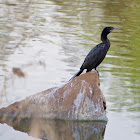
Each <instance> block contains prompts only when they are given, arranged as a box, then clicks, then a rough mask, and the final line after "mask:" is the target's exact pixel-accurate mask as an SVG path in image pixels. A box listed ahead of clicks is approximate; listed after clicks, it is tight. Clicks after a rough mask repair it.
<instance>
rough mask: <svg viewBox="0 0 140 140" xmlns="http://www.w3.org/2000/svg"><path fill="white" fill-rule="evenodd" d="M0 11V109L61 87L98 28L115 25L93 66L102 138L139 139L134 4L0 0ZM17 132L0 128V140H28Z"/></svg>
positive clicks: (137, 13) (138, 5)
mask: <svg viewBox="0 0 140 140" xmlns="http://www.w3.org/2000/svg"><path fill="white" fill-rule="evenodd" d="M0 11H1V12H0V95H1V98H0V103H1V104H0V106H1V107H3V106H8V105H10V104H12V103H14V102H16V101H20V100H22V99H25V98H26V97H27V96H29V95H32V94H35V93H37V92H40V91H42V90H44V89H47V88H50V87H55V86H60V85H62V84H65V83H66V82H67V81H68V80H69V79H70V78H71V77H72V76H73V75H74V74H75V73H76V72H77V71H78V70H79V67H80V66H81V64H82V62H83V60H84V58H85V56H86V55H87V53H88V52H89V51H90V50H91V49H92V48H93V47H94V46H95V45H96V44H97V43H99V42H100V33H101V31H102V29H103V28H104V27H105V26H113V27H119V28H120V30H118V31H115V32H114V33H111V34H109V36H108V37H109V39H110V42H111V48H110V50H109V52H108V54H107V57H106V59H105V60H104V61H103V63H102V64H101V65H100V66H99V67H98V71H99V72H100V80H101V89H102V91H103V93H104V95H105V97H106V100H107V112H108V114H107V115H108V119H109V121H108V123H107V125H106V129H105V133H104V140H112V139H113V140H118V139H120V140H121V139H122V140H124V139H127V140H131V139H135V140H138V139H139V138H140V86H139V83H140V63H139V62H140V57H139V54H140V41H139V37H140V26H139V25H140V18H139V17H140V1H139V0H133V1H130V0H121V1H119V0H117V1H112V0H106V1H100V0H97V1H94V0H88V1H87V0H80V1H78V0H72V1H67V0H63V1H62V0H52V1H48V0H30V1H26V2H23V1H19V0H13V1H10V0H5V1H4V0H0ZM18 130H19V129H18ZM91 130H93V129H92V128H91ZM19 131H20V130H19ZM19 131H17V129H13V128H12V127H10V126H8V125H6V124H0V138H1V139H7V140H8V139H9V137H8V136H7V134H8V135H10V134H11V133H13V134H14V136H15V137H17V139H25V138H26V139H28V138H29V139H30V136H28V135H27V133H24V132H22V131H20V132H19ZM80 132H81V131H78V133H79V135H80V136H81V135H82V133H80ZM11 137H12V136H11ZM74 138H75V137H74ZM75 139H76V140H80V139H82V137H81V138H80V137H77V138H75ZM83 139H84V138H83ZM99 139H100V138H99Z"/></svg>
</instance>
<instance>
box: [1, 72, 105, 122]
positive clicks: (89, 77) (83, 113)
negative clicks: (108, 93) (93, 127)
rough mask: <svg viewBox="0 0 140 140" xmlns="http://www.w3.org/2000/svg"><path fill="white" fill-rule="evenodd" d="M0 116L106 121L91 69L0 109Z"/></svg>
mask: <svg viewBox="0 0 140 140" xmlns="http://www.w3.org/2000/svg"><path fill="white" fill-rule="evenodd" d="M0 117H1V120H2V118H3V119H4V120H5V119H6V118H7V117H19V118H25V117H28V118H45V119H66V120H67V119H68V120H105V121H106V120H107V118H106V102H105V98H104V96H103V94H102V92H101V90H100V81H99V79H98V74H97V73H96V72H95V71H92V72H88V73H86V74H82V75H80V76H78V77H76V78H75V79H73V80H71V81H70V82H69V83H67V84H65V85H63V86H62V87H59V88H58V87H55V88H51V89H48V90H45V91H43V92H40V93H37V94H35V95H32V96H29V97H27V98H26V99H25V100H22V101H20V102H16V103H14V104H12V105H10V106H8V107H7V108H2V109H0Z"/></svg>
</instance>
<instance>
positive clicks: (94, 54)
mask: <svg viewBox="0 0 140 140" xmlns="http://www.w3.org/2000/svg"><path fill="white" fill-rule="evenodd" d="M103 47H104V44H103V43H100V44H98V45H96V46H95V47H94V48H93V49H92V50H91V51H90V52H89V53H88V55H87V56H86V58H85V60H84V62H83V65H82V66H81V69H87V68H88V67H90V66H91V65H92V66H93V68H94V64H95V62H96V60H97V59H98V57H99V55H100V53H101V52H102V49H103Z"/></svg>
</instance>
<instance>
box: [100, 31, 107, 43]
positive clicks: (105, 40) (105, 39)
mask: <svg viewBox="0 0 140 140" xmlns="http://www.w3.org/2000/svg"><path fill="white" fill-rule="evenodd" d="M101 40H102V42H103V43H106V42H108V38H107V34H105V33H104V32H102V34H101Z"/></svg>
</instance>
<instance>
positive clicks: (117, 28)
mask: <svg viewBox="0 0 140 140" xmlns="http://www.w3.org/2000/svg"><path fill="white" fill-rule="evenodd" d="M118 29H120V28H113V29H112V30H111V32H112V31H113V30H118Z"/></svg>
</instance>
